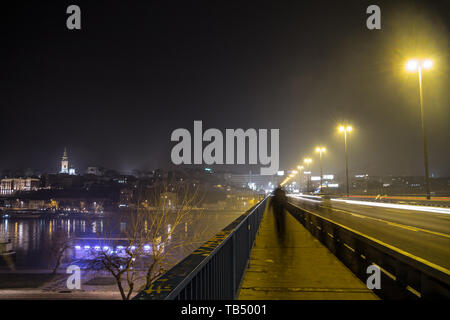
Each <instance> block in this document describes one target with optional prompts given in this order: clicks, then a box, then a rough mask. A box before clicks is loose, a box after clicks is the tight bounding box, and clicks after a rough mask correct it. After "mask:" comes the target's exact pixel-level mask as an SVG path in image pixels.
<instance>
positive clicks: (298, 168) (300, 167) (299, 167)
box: [297, 166, 305, 191]
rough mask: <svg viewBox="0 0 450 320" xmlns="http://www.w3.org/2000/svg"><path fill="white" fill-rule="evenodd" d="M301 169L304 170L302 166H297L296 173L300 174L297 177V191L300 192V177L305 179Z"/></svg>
mask: <svg viewBox="0 0 450 320" xmlns="http://www.w3.org/2000/svg"><path fill="white" fill-rule="evenodd" d="M303 169H305V167H304V166H297V170H298V172H300V173H301V174H302V175H301V176H300V175H299V176H298V189H299V191H300V185H301V183H302V177H303V178H304V177H305V175H304V173H303Z"/></svg>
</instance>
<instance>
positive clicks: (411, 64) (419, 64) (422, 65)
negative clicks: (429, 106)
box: [406, 59, 433, 200]
mask: <svg viewBox="0 0 450 320" xmlns="http://www.w3.org/2000/svg"><path fill="white" fill-rule="evenodd" d="M432 66H433V61H431V60H429V59H426V60H422V61H418V60H409V61H408V62H407V63H406V69H408V70H409V71H416V70H417V71H418V72H417V73H418V75H419V104H420V118H421V121H422V135H423V157H424V163H425V181H426V188H427V199H428V200H430V199H431V192H430V177H429V173H428V147H427V134H426V129H425V120H424V111H423V93H422V69H430V68H431V67H432Z"/></svg>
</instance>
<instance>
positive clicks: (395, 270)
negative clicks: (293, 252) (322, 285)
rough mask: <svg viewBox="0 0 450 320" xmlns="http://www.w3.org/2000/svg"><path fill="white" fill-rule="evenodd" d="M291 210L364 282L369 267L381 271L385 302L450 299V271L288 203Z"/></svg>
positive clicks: (380, 291) (381, 291) (295, 216)
mask: <svg viewBox="0 0 450 320" xmlns="http://www.w3.org/2000/svg"><path fill="white" fill-rule="evenodd" d="M287 210H288V211H289V212H290V213H291V215H292V216H293V217H294V218H296V219H297V220H298V221H299V222H300V223H302V224H303V226H304V227H305V228H306V229H308V230H309V231H310V232H311V234H312V235H313V236H315V237H316V238H317V239H318V240H319V241H320V242H321V243H323V244H324V245H325V246H326V247H327V248H328V249H329V250H330V251H331V252H333V254H334V255H335V256H336V257H337V258H338V259H339V260H341V261H342V262H343V263H344V264H345V265H346V266H347V267H348V268H349V269H350V270H351V271H352V272H353V273H354V274H355V275H356V276H357V277H358V278H359V279H360V280H362V281H363V282H366V280H367V278H368V276H369V274H367V273H366V270H367V267H368V266H369V265H372V264H375V265H377V266H378V267H380V269H381V271H382V272H381V289H374V290H373V291H374V292H375V293H376V294H377V295H378V296H379V297H381V298H383V299H419V298H422V299H450V273H449V270H447V269H444V268H442V267H440V266H436V265H433V264H431V263H428V262H426V261H421V259H417V258H415V257H413V256H411V255H409V254H408V253H406V252H402V251H401V250H400V249H398V248H395V247H392V246H390V245H388V244H385V243H383V242H381V241H379V240H376V239H372V238H369V237H367V236H364V235H362V234H361V233H359V232H357V231H355V230H352V229H350V228H348V227H345V226H343V225H340V224H338V223H336V222H333V221H331V220H329V219H326V218H324V217H320V216H318V215H316V214H314V213H313V212H311V211H309V210H307V209H303V208H300V207H298V206H296V205H294V204H292V203H288V205H287Z"/></svg>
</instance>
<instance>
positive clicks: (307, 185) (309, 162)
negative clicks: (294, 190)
mask: <svg viewBox="0 0 450 320" xmlns="http://www.w3.org/2000/svg"><path fill="white" fill-rule="evenodd" d="M303 162H304V163H305V165H306V168H307V169H309V165H310V164H311V162H312V159H311V158H305V159H304V160H303ZM310 181H311V172H310V173H309V175H308V179H307V182H306V192H309V184H310Z"/></svg>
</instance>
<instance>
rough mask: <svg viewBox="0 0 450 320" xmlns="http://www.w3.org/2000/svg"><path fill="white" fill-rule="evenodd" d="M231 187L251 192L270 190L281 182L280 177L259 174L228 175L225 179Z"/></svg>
mask: <svg viewBox="0 0 450 320" xmlns="http://www.w3.org/2000/svg"><path fill="white" fill-rule="evenodd" d="M225 178H226V179H227V180H228V182H229V183H230V184H231V185H234V186H236V187H239V188H250V189H253V190H270V189H273V188H274V187H276V186H277V185H278V183H280V182H281V179H282V176H278V175H273V176H268V175H259V174H252V173H250V174H229V175H227V176H226V177H225Z"/></svg>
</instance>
